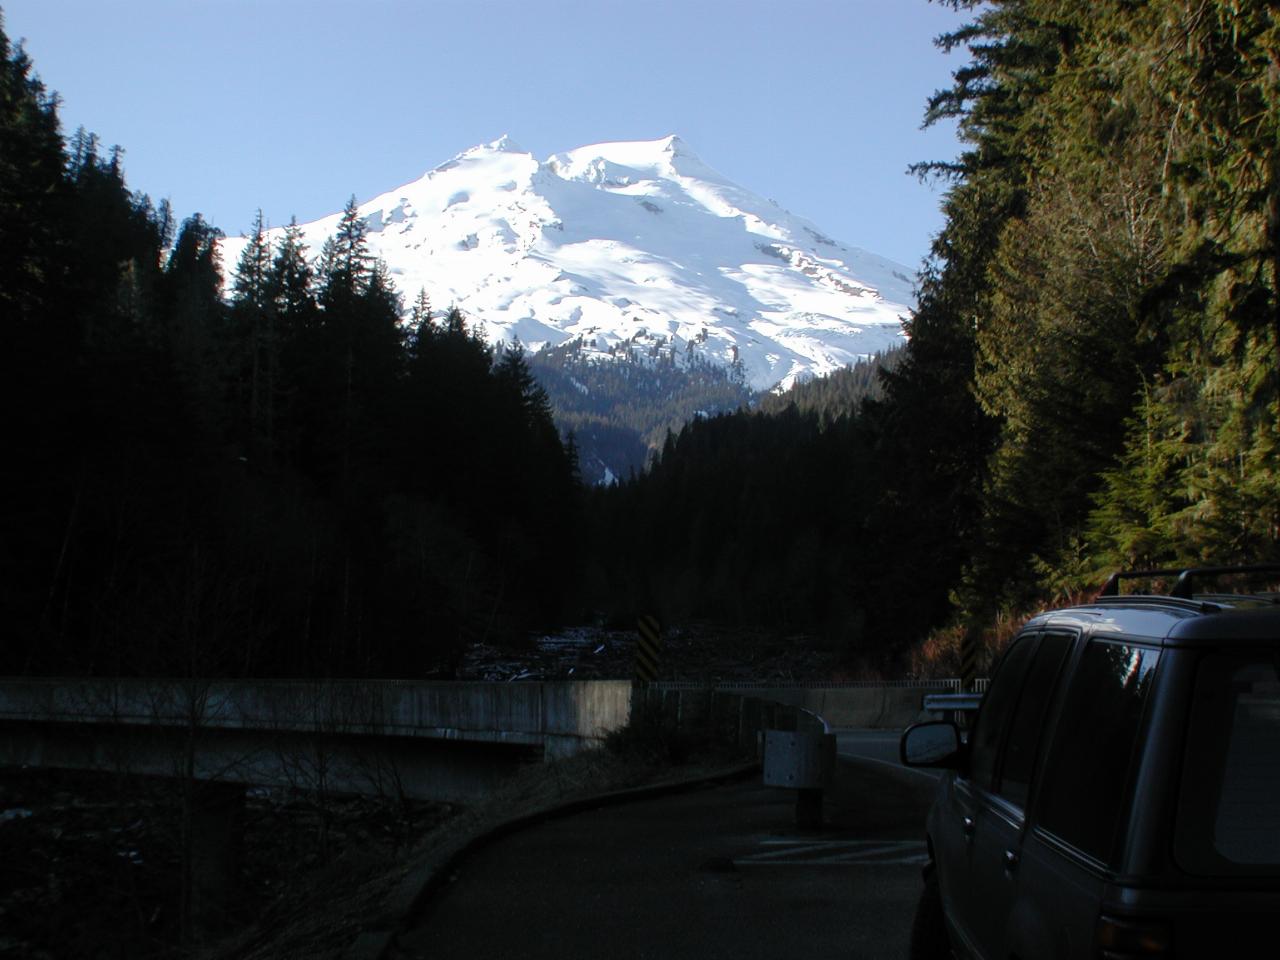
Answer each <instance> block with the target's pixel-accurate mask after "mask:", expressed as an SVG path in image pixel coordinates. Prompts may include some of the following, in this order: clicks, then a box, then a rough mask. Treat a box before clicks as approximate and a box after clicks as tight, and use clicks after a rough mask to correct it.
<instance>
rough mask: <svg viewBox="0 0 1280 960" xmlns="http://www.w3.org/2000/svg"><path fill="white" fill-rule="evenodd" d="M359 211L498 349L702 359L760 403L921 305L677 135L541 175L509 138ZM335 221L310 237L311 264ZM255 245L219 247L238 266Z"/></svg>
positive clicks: (898, 279) (551, 163)
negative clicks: (580, 347)
mask: <svg viewBox="0 0 1280 960" xmlns="http://www.w3.org/2000/svg"><path fill="white" fill-rule="evenodd" d="M358 209H359V213H360V215H361V216H362V217H363V218H364V221H365V224H366V225H367V227H368V243H369V248H370V252H371V253H373V254H374V255H375V256H377V257H380V258H381V259H382V260H383V261H384V262H385V263H386V265H387V268H388V270H389V272H390V273H391V275H392V276H393V278H394V279H395V283H396V285H397V287H398V289H399V290H400V292H401V293H402V294H403V295H404V296H405V298H406V300H412V299H413V298H415V297H416V296H417V294H418V291H419V290H420V289H422V290H425V291H426V293H427V296H428V297H429V298H430V301H431V303H432V305H433V307H434V308H435V310H436V311H437V312H439V311H443V310H444V309H446V308H448V307H449V306H450V305H457V306H458V307H460V308H461V309H462V310H463V312H464V313H465V314H466V315H467V316H468V318H469V319H470V320H471V321H472V322H474V323H477V324H478V325H482V329H483V330H484V332H485V335H486V336H487V337H488V338H489V339H490V340H491V341H494V342H496V341H498V340H508V341H510V340H513V339H516V338H518V339H519V340H520V342H521V343H523V344H524V345H525V346H526V347H527V348H529V349H531V350H537V349H539V348H541V347H543V346H547V345H553V346H554V345H559V344H562V343H564V342H566V341H570V340H580V341H581V342H582V343H583V344H584V346H585V347H586V348H587V349H588V350H595V351H598V352H599V353H600V354H601V355H602V356H605V355H608V354H609V352H610V351H611V350H617V349H618V348H619V347H624V348H625V347H626V346H628V345H632V346H634V347H636V348H637V349H638V350H639V351H640V352H645V353H648V354H650V355H663V354H665V355H670V356H672V357H674V358H676V359H677V360H679V359H682V358H686V357H688V356H689V355H690V354H691V353H693V352H696V354H697V355H698V356H699V357H700V358H702V359H704V360H711V361H714V362H717V363H722V364H725V365H728V364H731V363H735V362H737V363H739V364H740V365H741V369H742V371H743V373H744V375H745V377H746V380H747V382H748V383H749V384H750V385H751V386H752V387H753V388H755V389H758V390H764V389H770V388H785V387H787V386H789V385H790V384H791V383H793V382H795V381H796V380H797V379H804V378H806V377H808V376H813V375H821V374H824V373H829V372H831V371H832V370H835V369H838V368H839V367H842V366H845V365H847V364H850V363H853V362H854V361H856V360H857V359H859V358H860V357H865V356H868V355H870V354H874V353H877V352H880V351H883V350H886V349H888V348H890V347H892V346H895V345H896V344H898V343H899V342H900V341H901V338H902V336H903V334H902V326H901V322H902V320H903V319H905V318H906V317H907V316H908V315H909V313H910V311H911V309H912V307H913V304H914V293H913V280H912V273H913V271H912V270H911V269H910V268H907V267H905V266H902V265H901V264H897V263H894V262H892V261H890V260H887V259H885V258H883V257H878V256H876V255H874V254H871V253H868V252H866V251H864V250H860V249H857V248H855V247H849V246H846V245H844V244H841V243H839V242H838V241H836V240H833V239H831V238H830V237H828V236H827V235H826V234H825V233H824V232H823V231H821V230H820V229H818V227H817V226H816V225H815V224H813V223H811V222H809V221H807V220H805V219H803V218H801V217H797V216H794V215H792V214H790V213H788V212H787V211H785V210H783V209H782V208H781V207H779V206H778V205H777V204H776V203H774V202H773V201H770V200H765V199H763V198H761V197H759V196H757V195H756V194H754V193H751V192H750V191H748V190H746V189H744V188H742V187H740V186H738V185H736V184H734V183H732V182H731V181H729V180H728V179H726V178H725V177H724V176H722V175H721V174H720V173H718V172H716V171H715V170H713V169H712V168H711V167H709V166H707V165H706V164H704V163H703V162H702V161H701V160H700V159H698V157H697V156H696V155H695V154H694V153H693V152H692V151H691V150H690V149H689V147H688V146H687V145H686V144H685V143H684V142H683V141H682V140H680V139H679V138H678V137H675V136H671V137H666V138H664V139H661V140H652V141H627V142H615V143H601V144H595V145H592V146H586V147H579V148H577V149H575V150H570V151H567V152H564V153H557V154H554V155H552V156H551V157H550V158H548V159H547V160H545V161H539V160H537V159H536V158H535V157H534V156H533V155H532V154H530V153H527V152H525V151H524V150H522V149H521V148H520V147H519V146H518V145H517V144H516V143H515V142H514V141H512V140H511V139H510V138H509V137H505V136H504V137H502V138H500V139H499V140H496V141H494V142H493V143H489V144H484V145H481V146H477V147H472V148H471V149H469V150H466V151H464V152H463V153H460V154H458V156H456V157H454V158H453V159H452V160H450V161H448V162H446V163H443V164H441V165H440V166H438V167H436V168H435V169H433V170H431V171H429V172H428V173H427V174H426V175H425V176H423V177H422V178H421V179H419V180H417V181H414V182H413V183H409V184H406V185H405V186H403V187H400V188H398V189H396V190H392V191H390V192H388V193H385V194H382V195H381V196H378V197H375V198H374V199H372V200H370V201H368V202H367V203H363V204H360V205H359V208H358ZM339 216H340V215H339V214H334V215H332V216H329V217H324V218H322V219H320V220H316V221H314V222H312V223H308V224H303V225H302V231H303V236H304V237H305V239H306V242H307V244H308V246H309V247H310V250H311V252H312V254H315V253H317V252H318V251H319V250H320V247H321V246H322V245H323V243H324V240H325V239H326V238H327V237H328V236H329V235H330V234H332V233H333V232H334V230H335V228H336V227H337V224H338V221H339ZM279 233H280V230H279V229H276V230H272V231H270V236H271V239H272V240H276V239H278V235H279ZM244 243H245V241H244V239H243V238H239V239H237V238H228V239H227V240H225V241H223V262H224V263H225V264H226V265H227V266H228V268H229V269H232V268H234V265H235V263H236V262H237V260H238V258H239V255H240V251H241V250H242V249H243V245H244Z"/></svg>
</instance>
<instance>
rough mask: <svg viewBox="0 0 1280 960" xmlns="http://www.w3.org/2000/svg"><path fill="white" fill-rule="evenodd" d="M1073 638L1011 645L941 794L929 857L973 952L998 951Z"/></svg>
mask: <svg viewBox="0 0 1280 960" xmlns="http://www.w3.org/2000/svg"><path fill="white" fill-rule="evenodd" d="M1073 640H1074V638H1073V637H1072V636H1071V635H1068V634H1064V633H1046V634H1043V635H1042V634H1039V633H1034V632H1032V633H1027V634H1024V635H1022V636H1020V637H1018V638H1017V639H1015V640H1014V642H1013V643H1012V644H1011V645H1010V647H1009V650H1008V652H1007V653H1006V655H1005V657H1004V659H1003V661H1002V663H1001V664H1000V666H999V668H998V669H997V670H996V671H995V676H994V677H993V678H992V681H991V687H990V689H989V690H988V691H987V694H986V696H984V697H983V703H982V709H981V710H980V711H979V714H978V719H977V723H976V725H975V726H974V731H973V736H972V737H971V738H970V753H969V765H968V769H967V771H966V773H965V775H963V776H957V777H956V779H955V781H954V783H953V785H952V789H951V791H950V792H949V795H948V798H947V799H948V800H949V801H950V804H949V805H950V807H951V810H950V811H949V816H948V820H949V821H950V824H949V827H948V829H947V830H946V831H945V832H946V834H947V837H946V839H945V840H942V841H941V843H943V844H945V848H944V849H941V850H937V851H936V857H935V859H936V862H937V864H938V871H939V882H940V883H941V885H942V890H943V897H944V902H945V903H946V906H947V910H948V914H949V916H950V918H951V920H952V926H953V930H954V931H955V932H956V933H957V934H958V935H959V937H960V939H961V941H962V944H963V946H964V947H965V948H966V949H968V950H969V951H970V952H971V953H973V954H975V955H977V956H982V957H997V956H1004V955H1005V954H1004V946H1005V942H1006V928H1007V919H1008V916H1009V914H1010V912H1011V911H1012V909H1013V905H1014V901H1015V899H1016V893H1017V871H1018V864H1019V860H1020V857H1021V845H1022V834H1023V824H1024V822H1025V813H1024V810H1025V807H1026V801H1027V797H1028V796H1029V793H1030V786H1031V780H1032V772H1033V770H1034V767H1035V761H1036V757H1037V756H1038V751H1039V743H1040V733H1041V729H1042V727H1043V726H1044V720H1045V716H1046V713H1047V711H1048V707H1049V704H1050V702H1051V700H1052V699H1053V693H1054V689H1055V686H1056V684H1057V681H1058V676H1059V674H1060V672H1061V669H1062V664H1063V662H1064V661H1065V660H1066V657H1067V654H1068V653H1069V652H1070V650H1071V646H1072V643H1073ZM957 826H958V829H957ZM940 839H941V838H935V847H938V846H939V845H940Z"/></svg>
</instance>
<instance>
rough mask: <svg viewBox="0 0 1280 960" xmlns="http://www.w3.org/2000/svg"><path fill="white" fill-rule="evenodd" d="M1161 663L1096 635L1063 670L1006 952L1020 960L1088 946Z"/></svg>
mask: <svg viewBox="0 0 1280 960" xmlns="http://www.w3.org/2000/svg"><path fill="white" fill-rule="evenodd" d="M1159 656H1160V652H1159V650H1158V649H1156V648H1154V647H1149V646H1145V645H1142V644H1139V643H1135V642H1133V641H1130V640H1128V639H1126V638H1124V637H1115V638H1106V639H1102V638H1094V639H1092V640H1090V641H1089V642H1088V643H1087V644H1086V645H1085V647H1084V651H1083V653H1082V654H1081V656H1080V658H1079V661H1078V662H1077V664H1076V665H1075V667H1074V668H1073V670H1072V671H1071V678H1070V681H1069V682H1068V683H1067V684H1066V688H1065V691H1064V695H1063V697H1062V707H1061V710H1059V711H1057V721H1056V723H1055V724H1054V728H1055V729H1054V730H1053V732H1052V745H1051V746H1049V747H1048V749H1047V751H1046V756H1045V757H1044V760H1043V762H1042V769H1043V772H1042V774H1041V776H1040V777H1039V782H1038V784H1037V785H1036V787H1035V791H1034V793H1035V795H1034V798H1033V800H1032V811H1033V817H1032V820H1033V824H1032V830H1031V832H1030V834H1029V835H1028V836H1027V837H1026V842H1025V845H1024V848H1023V851H1022V861H1023V862H1022V864H1021V867H1020V869H1021V871H1022V884H1023V885H1022V887H1021V889H1020V891H1019V897H1020V901H1021V902H1020V904H1019V913H1020V916H1021V921H1020V929H1019V930H1018V931H1017V937H1018V940H1017V942H1015V943H1010V944H1009V945H1008V946H1009V948H1010V950H1014V951H1017V952H1019V953H1020V955H1022V956H1034V957H1045V958H1053V957H1068V956H1081V955H1083V953H1084V952H1085V951H1086V950H1088V949H1090V947H1091V945H1092V943H1093V938H1094V935H1095V928H1096V925H1097V922H1098V915H1099V908H1100V906H1101V904H1102V900H1103V894H1104V891H1105V889H1106V884H1107V882H1108V877H1109V875H1111V874H1112V873H1113V872H1114V867H1115V864H1116V862H1117V857H1118V853H1119V848H1120V846H1121V845H1122V843H1123V841H1124V838H1123V837H1122V832H1123V828H1124V824H1125V821H1126V819H1127V817H1126V811H1127V809H1128V807H1129V804H1130V803H1131V793H1132V789H1133V784H1132V779H1133V770H1134V765H1135V763H1136V762H1137V757H1138V751H1139V744H1140V743H1141V728H1142V724H1143V720H1144V717H1145V714H1146V705H1147V700H1148V695H1149V693H1150V691H1151V689H1152V686H1153V683H1154V678H1155V670H1156V665H1157V663H1158V662H1159Z"/></svg>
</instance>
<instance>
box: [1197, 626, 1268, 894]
mask: <svg viewBox="0 0 1280 960" xmlns="http://www.w3.org/2000/svg"><path fill="white" fill-rule="evenodd" d="M1277 757H1280V673H1278V671H1277V656H1276V653H1275V652H1273V651H1256V652H1253V651H1246V652H1233V653H1211V654H1206V655H1205V656H1204V657H1203V658H1202V659H1201V661H1200V664H1199V667H1198V669H1197V673H1196V683H1195V699H1194V701H1193V703H1192V707H1191V727H1190V731H1189V735H1188V738H1187V748H1186V762H1185V763H1184V765H1183V770H1182V790H1181V796H1180V802H1179V804H1178V820H1177V831H1176V837H1175V843H1174V852H1175V855H1176V857H1177V860H1178V863H1179V865H1180V866H1181V867H1182V868H1183V869H1184V870H1187V871H1188V872H1190V873H1194V874H1200V875H1203V876H1238V875H1250V874H1276V873H1280V764H1277V763H1276V758H1277Z"/></svg>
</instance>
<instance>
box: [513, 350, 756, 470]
mask: <svg viewBox="0 0 1280 960" xmlns="http://www.w3.org/2000/svg"><path fill="white" fill-rule="evenodd" d="M529 366H530V369H531V370H532V371H533V373H534V375H535V376H537V378H538V382H539V383H540V384H541V385H542V386H543V388H544V389H545V390H546V391H547V396H548V399H549V400H550V401H551V406H552V409H553V410H554V412H555V418H556V422H557V423H558V424H559V425H560V428H561V432H562V433H572V434H573V436H574V439H575V442H576V444H577V447H578V451H579V456H580V460H581V468H582V478H583V481H584V482H585V483H588V484H596V483H603V482H608V481H609V480H611V479H621V478H625V477H628V476H630V475H631V474H632V473H639V472H640V471H642V470H643V469H644V468H645V465H646V464H647V463H648V460H649V456H650V454H651V453H652V452H653V451H654V450H655V449H657V448H658V447H659V446H660V445H661V443H662V440H663V438H664V437H665V436H666V434H667V432H668V431H671V430H678V429H680V427H681V426H682V425H683V424H686V423H688V422H689V421H690V420H693V419H694V418H696V417H705V416H711V415H713V414H717V413H726V412H732V411H733V410H736V409H737V408H738V407H740V406H744V405H746V404H748V403H750V402H751V400H752V398H753V394H752V391H751V389H750V388H749V387H748V386H747V384H746V382H745V380H744V377H743V372H742V368H741V367H740V366H736V365H735V366H730V367H724V366H722V365H721V364H718V363H714V362H712V361H710V360H707V359H705V358H703V357H701V356H699V355H698V354H697V352H696V348H693V349H690V350H689V351H688V353H687V354H686V355H685V356H683V357H680V358H677V357H675V356H674V355H673V354H672V352H671V347H669V346H666V347H664V348H661V349H660V348H658V347H656V346H650V347H647V348H646V347H642V346H639V345H637V344H634V343H627V344H623V345H620V346H617V347H614V348H613V349H612V350H611V351H610V352H609V354H607V355H601V354H599V353H598V352H595V351H590V350H587V349H585V348H584V346H583V343H582V342H581V340H571V341H569V342H567V343H564V344H561V345H560V346H556V347H546V348H544V349H542V350H539V351H538V352H537V353H534V354H530V355H529Z"/></svg>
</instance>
